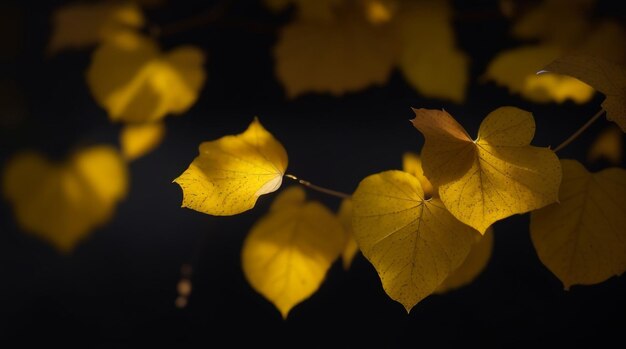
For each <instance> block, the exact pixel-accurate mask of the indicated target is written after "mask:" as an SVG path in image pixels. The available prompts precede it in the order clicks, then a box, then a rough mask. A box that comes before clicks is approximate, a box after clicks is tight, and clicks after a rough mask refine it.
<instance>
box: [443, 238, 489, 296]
mask: <svg viewBox="0 0 626 349" xmlns="http://www.w3.org/2000/svg"><path fill="white" fill-rule="evenodd" d="M492 250H493V229H492V228H489V229H487V232H486V233H485V235H483V236H480V235H478V234H476V235H475V240H474V245H473V246H472V250H471V251H470V253H469V254H468V255H467V258H465V261H464V262H463V264H461V266H460V267H458V268H457V269H456V270H455V271H453V272H452V274H450V276H448V278H447V279H446V281H444V282H443V283H442V284H441V285H439V288H438V289H437V291H436V293H445V292H448V291H451V290H454V289H457V288H460V287H463V286H465V285H468V284H470V283H471V282H472V281H474V279H476V277H477V276H478V275H480V273H481V272H482V271H483V269H485V267H486V266H487V263H489V259H490V258H491V251H492Z"/></svg>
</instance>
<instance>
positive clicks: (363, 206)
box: [352, 171, 478, 312]
mask: <svg viewBox="0 0 626 349" xmlns="http://www.w3.org/2000/svg"><path fill="white" fill-rule="evenodd" d="M352 198H353V201H354V212H353V214H354V216H353V220H352V223H353V229H354V236H355V238H356V240H357V243H358V245H359V246H360V247H361V251H362V252H363V255H364V256H365V257H366V258H367V259H368V260H369V261H370V262H371V263H372V264H373V265H374V267H375V268H376V271H378V275H379V276H380V279H381V281H382V284H383V288H384V289H385V292H387V294H388V295H389V296H390V297H391V298H392V299H394V300H395V301H398V302H400V303H401V304H402V305H403V306H404V307H405V309H406V310H407V312H408V311H410V310H411V308H413V306H415V304H417V303H418V302H419V301H421V300H422V299H424V298H425V297H427V296H428V295H430V294H431V293H433V292H434V291H435V290H436V289H437V288H438V287H439V285H440V284H441V283H442V282H443V281H444V280H445V279H446V278H447V277H448V275H449V274H450V273H451V272H452V271H454V270H455V269H456V268H457V267H459V266H460V265H461V263H462V262H463V261H464V260H465V257H466V256H467V255H468V253H469V252H470V249H471V246H472V243H473V240H474V236H475V235H477V234H478V233H477V232H476V231H474V230H473V229H471V228H470V227H468V226H466V225H464V224H462V223H461V222H459V221H458V220H457V219H456V218H454V216H452V215H451V214H450V213H449V212H448V210H447V209H446V208H445V207H444V205H443V203H442V202H441V201H440V200H439V199H435V198H433V199H430V200H424V192H423V190H422V188H421V186H420V182H419V181H418V180H417V178H415V177H414V176H412V175H411V174H409V173H406V172H402V171H386V172H381V173H379V174H375V175H371V176H369V177H367V178H365V179H364V180H362V181H361V183H360V184H359V187H358V188H357V190H356V192H355V193H354V195H353V197H352Z"/></svg>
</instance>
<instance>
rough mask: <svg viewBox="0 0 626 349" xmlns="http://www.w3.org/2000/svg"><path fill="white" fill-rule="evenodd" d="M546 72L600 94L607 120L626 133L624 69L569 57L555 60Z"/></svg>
mask: <svg viewBox="0 0 626 349" xmlns="http://www.w3.org/2000/svg"><path fill="white" fill-rule="evenodd" d="M545 70H546V71H550V72H555V73H559V74H566V75H570V76H573V77H575V78H577V79H580V80H582V81H584V82H586V83H588V84H589V85H591V86H593V87H594V88H595V89H597V90H598V91H600V92H602V93H603V94H604V95H605V96H606V99H605V100H604V102H602V108H604V110H605V111H606V118H607V119H609V120H611V121H613V122H615V123H616V124H617V125H619V127H620V128H621V129H622V131H623V132H626V67H624V66H622V65H619V64H615V63H613V62H610V61H607V60H605V59H602V58H600V57H593V56H585V55H570V56H564V57H561V58H558V59H556V60H555V61H554V62H552V63H550V64H549V65H548V66H546V67H545ZM541 75H544V74H541Z"/></svg>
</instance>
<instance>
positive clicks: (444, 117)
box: [413, 107, 561, 233]
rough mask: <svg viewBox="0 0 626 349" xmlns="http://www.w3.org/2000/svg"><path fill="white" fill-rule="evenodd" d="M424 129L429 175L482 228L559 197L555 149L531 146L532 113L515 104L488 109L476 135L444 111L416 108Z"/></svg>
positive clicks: (465, 218)
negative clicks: (475, 136) (490, 110)
mask: <svg viewBox="0 0 626 349" xmlns="http://www.w3.org/2000/svg"><path fill="white" fill-rule="evenodd" d="M414 111H415V119H413V125H414V126H415V127H416V128H417V129H418V130H420V132H422V133H423V134H424V137H425V138H426V142H425V144H424V147H423V149H422V162H423V164H422V165H423V168H424V174H425V175H426V177H427V178H428V179H429V180H430V181H431V182H432V183H433V184H434V185H436V186H438V187H439V197H440V198H441V201H443V203H444V204H445V206H446V207H447V208H448V210H450V212H451V213H452V214H453V215H454V216H455V217H456V218H457V219H459V220H460V221H461V222H463V223H465V224H467V225H469V226H471V227H473V228H475V229H476V230H478V231H479V232H481V233H484V232H485V230H486V229H487V228H488V227H489V226H490V225H492V224H493V223H494V222H496V221H498V220H500V219H503V218H506V217H509V216H511V215H514V214H518V213H524V212H528V211H532V210H536V209H538V208H541V207H544V206H546V205H549V204H551V203H553V202H555V201H557V198H558V190H559V184H560V183H561V166H560V164H559V160H558V158H557V156H556V155H555V154H554V152H553V151H552V150H550V149H548V148H539V147H533V146H531V145H530V141H531V140H532V138H533V136H534V134H535V121H534V119H533V117H532V114H531V113H529V112H526V111H523V110H521V109H518V108H514V107H501V108H498V109H496V110H494V111H493V112H491V113H489V115H487V117H486V118H485V119H484V120H483V122H482V123H481V125H480V129H479V131H478V138H477V139H476V140H475V141H474V140H472V139H471V138H470V137H469V135H468V134H467V132H466V131H465V129H463V127H462V126H461V125H459V124H458V123H457V122H456V120H454V118H452V116H451V115H450V114H448V113H447V112H445V111H439V110H427V109H414Z"/></svg>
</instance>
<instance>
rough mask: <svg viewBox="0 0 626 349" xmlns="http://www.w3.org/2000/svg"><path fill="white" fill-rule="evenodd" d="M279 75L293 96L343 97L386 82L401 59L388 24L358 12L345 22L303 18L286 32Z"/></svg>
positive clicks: (278, 63)
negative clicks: (317, 94)
mask: <svg viewBox="0 0 626 349" xmlns="http://www.w3.org/2000/svg"><path fill="white" fill-rule="evenodd" d="M274 56H275V59H276V76H277V77H278V79H279V80H280V81H281V82H282V84H283V85H284V86H285V88H286V90H287V94H288V95H289V97H295V96H298V95H301V94H304V93H307V92H317V93H324V92H327V93H331V94H333V95H336V96H338V95H342V94H344V93H346V92H351V91H356V90H360V89H363V88H365V87H368V86H371V85H376V84H383V83H384V82H386V81H387V79H388V77H389V75H390V73H391V70H392V68H393V65H394V63H395V60H396V48H395V42H394V40H393V38H392V37H390V28H389V27H388V26H386V25H373V24H371V23H369V22H368V21H367V20H366V19H365V18H362V17H359V16H356V15H354V14H352V15H347V16H345V18H342V19H341V20H334V21H313V20H299V21H295V22H293V23H291V24H288V25H287V26H285V27H283V28H282V31H281V33H280V37H279V40H278V43H277V45H276V47H275V48H274Z"/></svg>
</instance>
